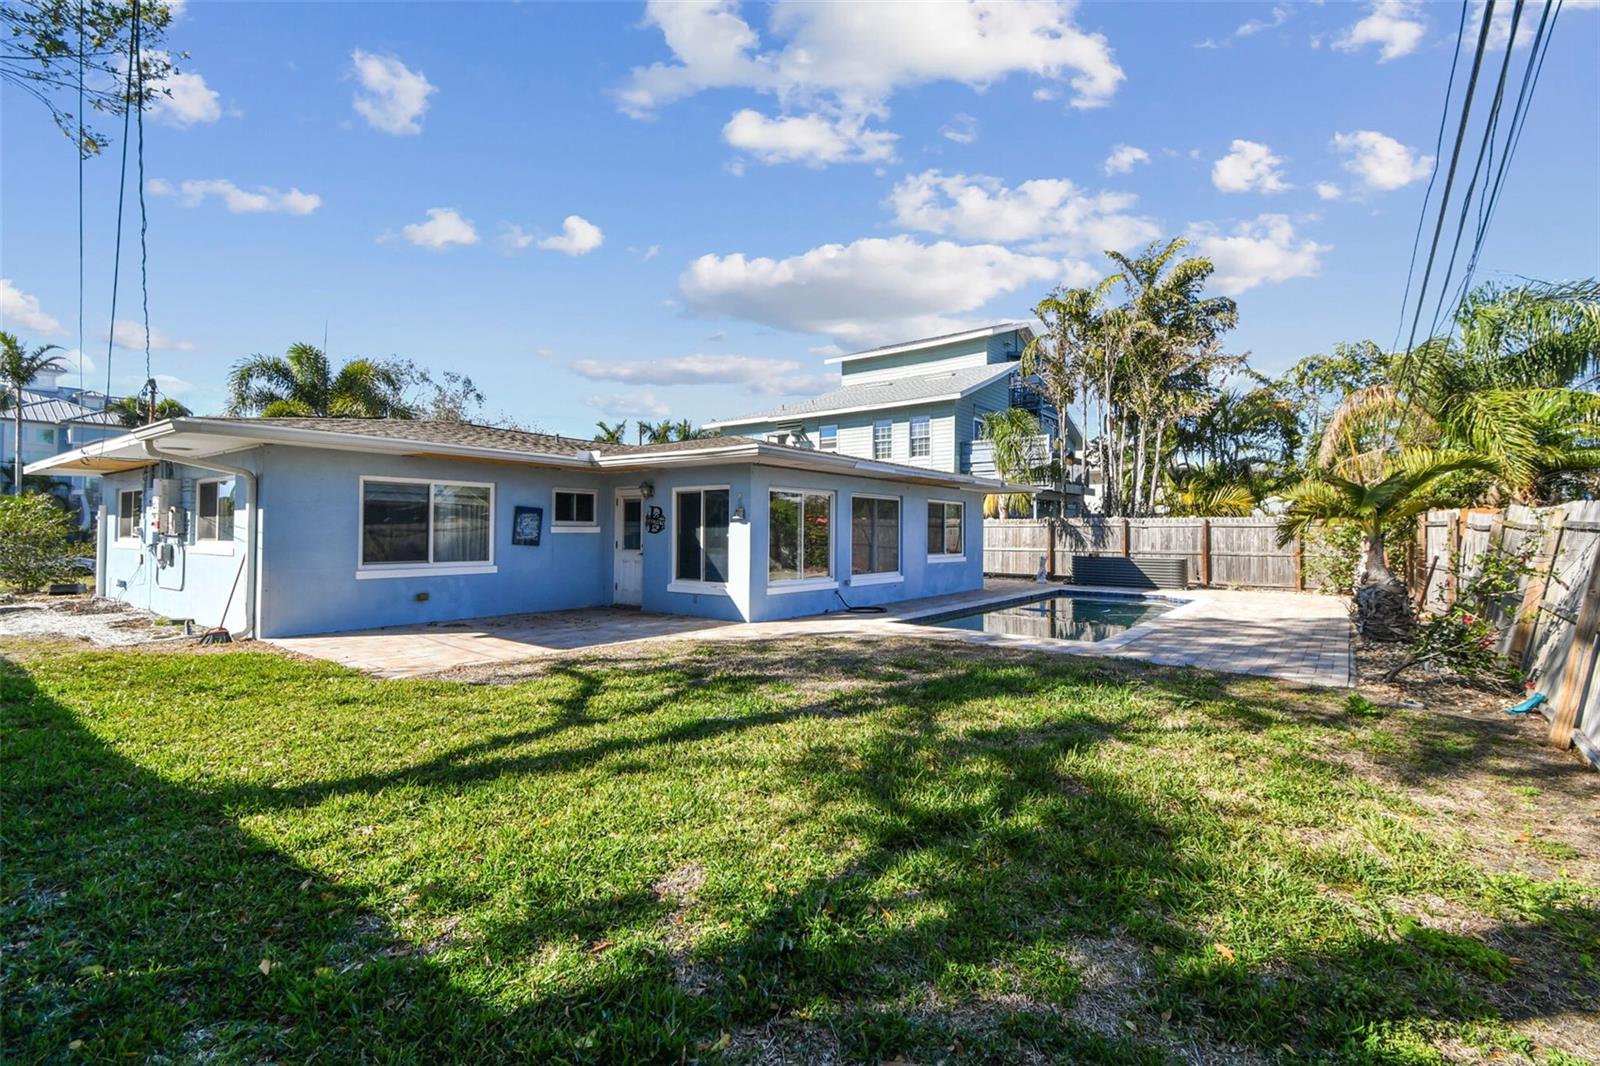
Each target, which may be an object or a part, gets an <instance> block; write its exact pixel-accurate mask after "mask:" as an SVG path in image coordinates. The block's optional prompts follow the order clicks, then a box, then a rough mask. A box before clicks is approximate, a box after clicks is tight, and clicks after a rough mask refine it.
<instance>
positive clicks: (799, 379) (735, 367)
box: [568, 355, 837, 396]
mask: <svg viewBox="0 0 1600 1066" xmlns="http://www.w3.org/2000/svg"><path fill="white" fill-rule="evenodd" d="M568 366H569V367H570V368H571V369H572V371H573V372H574V373H576V374H578V375H579V376H580V377H585V378H588V379H589V380H590V381H616V382H621V383H622V384H626V385H742V386H744V387H745V388H746V389H748V390H749V391H751V392H755V393H761V394H765V395H774V396H794V395H798V394H800V393H811V392H822V391H824V390H826V389H829V388H832V387H833V386H834V385H836V384H837V379H836V377H835V375H832V374H820V373H811V372H807V371H806V370H805V368H804V367H802V366H801V365H800V364H799V363H798V362H796V361H794V360H793V359H761V358H757V357H756V356H750V355H679V356H670V357H668V358H665V359H638V360H624V361H607V360H602V359H578V360H575V361H574V362H572V363H570V364H568Z"/></svg>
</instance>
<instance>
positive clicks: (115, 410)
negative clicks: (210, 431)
mask: <svg viewBox="0 0 1600 1066" xmlns="http://www.w3.org/2000/svg"><path fill="white" fill-rule="evenodd" d="M106 411H108V412H109V413H110V414H112V415H115V416H116V419H117V421H118V422H119V423H121V424H122V425H124V426H126V427H128V428H129V429H134V428H137V427H139V426H142V425H145V424H147V423H149V422H160V421H163V420H164V419H168V418H187V417H188V416H190V415H192V414H194V412H193V411H191V410H189V408H187V407H185V406H184V405H183V404H181V403H179V402H178V401H177V400H174V399H173V398H172V397H170V396H168V397H166V398H165V399H161V400H157V401H156V408H155V417H154V418H152V417H150V415H151V412H150V404H149V403H148V402H147V401H146V400H145V399H144V397H142V396H119V397H117V398H116V399H115V400H112V401H111V402H110V403H108V404H107V405H106Z"/></svg>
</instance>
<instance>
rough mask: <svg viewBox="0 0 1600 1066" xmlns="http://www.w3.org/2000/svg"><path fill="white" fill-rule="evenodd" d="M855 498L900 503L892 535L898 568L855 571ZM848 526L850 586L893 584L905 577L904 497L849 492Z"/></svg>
mask: <svg viewBox="0 0 1600 1066" xmlns="http://www.w3.org/2000/svg"><path fill="white" fill-rule="evenodd" d="M857 500H889V501H891V502H893V503H897V504H899V505H900V507H899V512H900V517H899V518H897V519H896V520H895V530H894V536H895V552H894V557H895V559H896V561H898V563H899V566H900V568H899V569H898V570H880V571H874V572H873V573H868V574H858V573H856V572H855V565H856V541H855V532H854V530H855V520H856V515H855V502H856V501H857ZM850 528H851V534H850V584H851V585H852V586H856V585H893V584H895V583H896V582H900V581H904V580H905V579H906V574H905V565H906V564H905V558H906V554H905V552H906V535H905V533H906V501H905V499H904V497H901V496H879V495H877V494H876V493H871V492H853V493H851V494H850Z"/></svg>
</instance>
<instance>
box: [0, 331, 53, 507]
mask: <svg viewBox="0 0 1600 1066" xmlns="http://www.w3.org/2000/svg"><path fill="white" fill-rule="evenodd" d="M59 350H60V345H56V344H41V345H38V346H36V347H34V348H25V347H24V346H23V344H22V342H21V341H20V340H18V339H17V335H16V334H14V333H7V332H5V331H3V330H0V387H3V388H4V389H5V393H6V396H7V397H8V401H7V406H8V407H9V408H10V409H11V418H12V430H13V435H12V438H11V444H12V450H11V455H12V461H13V463H14V464H15V467H16V468H15V469H14V470H13V471H12V472H11V491H12V492H13V493H14V494H16V495H21V493H22V481H23V478H22V408H23V398H22V393H23V390H24V389H26V388H27V387H28V386H29V385H32V384H33V382H34V379H35V378H37V377H39V375H41V374H59V373H60V372H61V371H63V370H65V369H66V368H67V365H66V364H65V363H63V362H62V361H61V360H60V359H59V358H58V357H56V356H54V355H52V354H51V353H52V352H56V351H59Z"/></svg>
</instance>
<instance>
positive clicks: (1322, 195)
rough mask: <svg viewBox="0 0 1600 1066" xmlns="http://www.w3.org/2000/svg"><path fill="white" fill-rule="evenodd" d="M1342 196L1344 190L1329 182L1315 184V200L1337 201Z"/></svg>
mask: <svg viewBox="0 0 1600 1066" xmlns="http://www.w3.org/2000/svg"><path fill="white" fill-rule="evenodd" d="M1343 195H1344V190H1343V189H1341V188H1339V186H1337V185H1335V184H1334V183H1333V182H1331V181H1319V182H1317V199H1319V200H1337V199H1339V197H1341V196H1343Z"/></svg>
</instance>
